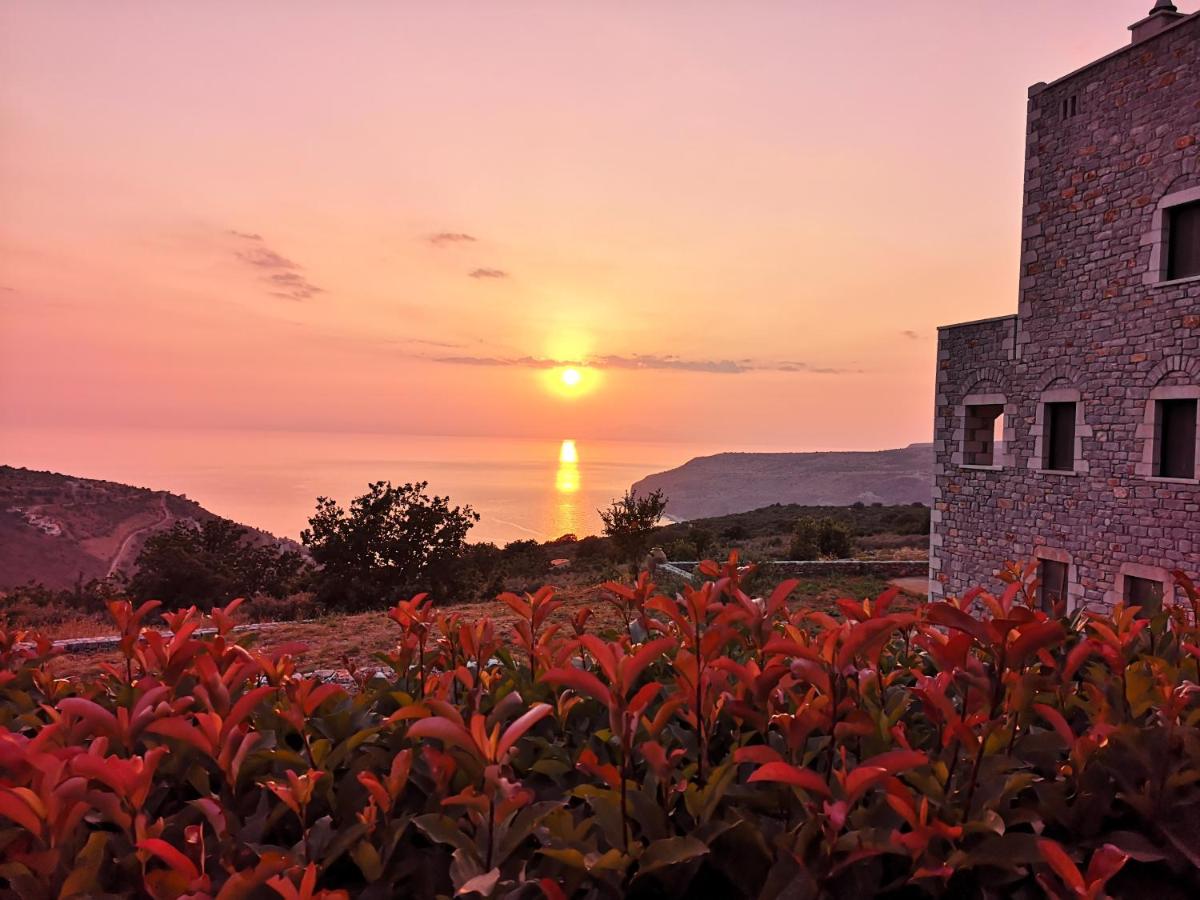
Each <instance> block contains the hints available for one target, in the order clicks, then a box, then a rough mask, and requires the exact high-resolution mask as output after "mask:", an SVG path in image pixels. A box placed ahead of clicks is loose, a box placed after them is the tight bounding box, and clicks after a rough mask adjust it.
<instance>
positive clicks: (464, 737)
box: [408, 716, 481, 756]
mask: <svg viewBox="0 0 1200 900" xmlns="http://www.w3.org/2000/svg"><path fill="white" fill-rule="evenodd" d="M408 736H409V737H410V738H417V737H421V738H436V739H437V740H439V741H441V742H442V743H443V744H446V745H449V746H454V747H459V748H461V749H463V750H466V751H467V752H468V753H471V754H473V755H474V756H480V755H481V751H480V748H479V747H478V746H476V744H475V740H474V738H472V737H471V735H470V732H468V731H467V729H465V728H463V727H462V726H461V725H459V724H458V723H456V722H451V721H450V720H449V719H443V718H442V717H441V716H433V717H431V718H428V719H421V720H419V721H417V722H413V724H412V725H410V726H408Z"/></svg>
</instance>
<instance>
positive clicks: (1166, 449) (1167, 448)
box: [1154, 400, 1196, 478]
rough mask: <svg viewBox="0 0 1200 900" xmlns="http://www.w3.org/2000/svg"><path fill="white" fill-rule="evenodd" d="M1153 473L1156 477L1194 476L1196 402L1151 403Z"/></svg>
mask: <svg viewBox="0 0 1200 900" xmlns="http://www.w3.org/2000/svg"><path fill="white" fill-rule="evenodd" d="M1154 425H1155V428H1154V431H1155V438H1156V439H1157V441H1158V444H1157V451H1156V452H1155V455H1154V469H1155V471H1154V474H1155V475H1157V476H1159V477H1160V478H1195V477H1196V401H1195V400H1159V401H1157V402H1156V403H1155V415H1154Z"/></svg>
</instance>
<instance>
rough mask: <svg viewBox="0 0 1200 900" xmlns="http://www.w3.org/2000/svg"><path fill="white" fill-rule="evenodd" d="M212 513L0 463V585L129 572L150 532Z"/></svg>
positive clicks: (175, 500)
mask: <svg viewBox="0 0 1200 900" xmlns="http://www.w3.org/2000/svg"><path fill="white" fill-rule="evenodd" d="M215 518H219V517H218V516H216V515H215V514H214V513H211V512H209V511H208V510H206V509H204V507H202V506H200V504H198V503H196V502H195V501H193V500H189V499H187V498H186V497H181V496H179V495H178V494H172V493H169V492H167V491H152V490H148V489H147V488H139V487H131V486H129V485H125V484H118V483H116V482H112V481H97V480H94V479H90V478H73V477H71V476H69V475H59V474H56V473H53V472H36V471H32V470H30V469H17V468H13V467H12V466H0V590H3V589H8V588H12V587H16V586H18V585H22V584H26V583H28V582H30V581H37V582H40V583H42V584H43V585H45V586H46V587H49V588H54V589H63V588H69V587H72V586H74V585H75V584H76V582H77V580H78V581H82V582H84V583H86V582H88V581H90V580H92V579H94V578H104V577H106V576H109V575H115V574H116V573H117V572H119V571H123V572H126V573H128V572H129V571H130V570H131V569H132V567H133V562H134V560H136V559H137V557H138V554H139V553H140V552H141V549H142V546H143V545H144V544H145V542H146V539H147V538H148V537H150V535H152V534H154V533H155V532H157V531H164V530H166V529H168V528H170V527H171V525H173V524H174V523H175V522H177V521H181V520H190V521H193V522H205V521H208V520H210V519H215ZM250 532H251V535H252V536H253V538H254V539H255V540H256V541H261V542H271V543H275V542H276V541H277V539H276V538H274V537H272V536H271V535H269V534H267V533H266V532H263V531H257V530H256V529H250ZM288 543H291V542H288Z"/></svg>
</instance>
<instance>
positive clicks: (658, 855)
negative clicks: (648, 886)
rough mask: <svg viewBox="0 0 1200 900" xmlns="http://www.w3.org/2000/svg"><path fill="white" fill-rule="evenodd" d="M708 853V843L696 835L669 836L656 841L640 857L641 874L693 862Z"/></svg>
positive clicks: (639, 867) (639, 868)
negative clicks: (698, 838) (695, 836)
mask: <svg viewBox="0 0 1200 900" xmlns="http://www.w3.org/2000/svg"><path fill="white" fill-rule="evenodd" d="M706 853H708V845H707V844H705V843H704V842H703V841H700V840H697V839H696V838H694V837H686V836H685V837H669V838H663V839H662V840H660V841H654V842H653V843H652V844H650V846H648V847H647V848H646V850H645V852H643V853H642V855H641V857H640V858H639V859H638V871H637V874H638V875H639V876H642V875H647V874H649V873H650V872H655V871H658V870H659V869H665V868H667V867H668V866H677V865H679V864H681V863H686V862H691V861H692V860H694V859H699V858H700V857H701V856H704V855H705V854H706Z"/></svg>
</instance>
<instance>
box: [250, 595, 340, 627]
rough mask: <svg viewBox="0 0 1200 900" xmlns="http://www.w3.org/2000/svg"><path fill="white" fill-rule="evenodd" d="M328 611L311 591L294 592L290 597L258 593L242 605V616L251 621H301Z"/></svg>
mask: <svg viewBox="0 0 1200 900" xmlns="http://www.w3.org/2000/svg"><path fill="white" fill-rule="evenodd" d="M325 612H326V610H325V607H324V606H322V605H321V604H320V603H318V602H317V598H316V595H315V594H313V593H311V592H304V593H300V594H292V595H291V596H290V597H272V596H270V595H269V594H258V595H257V596H255V597H252V598H250V599H248V600H247V601H246V602H245V603H244V604H242V606H241V613H242V618H244V619H246V620H248V621H250V622H299V621H303V620H305V619H319V618H320V617H321V616H322V615H324V614H325Z"/></svg>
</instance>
